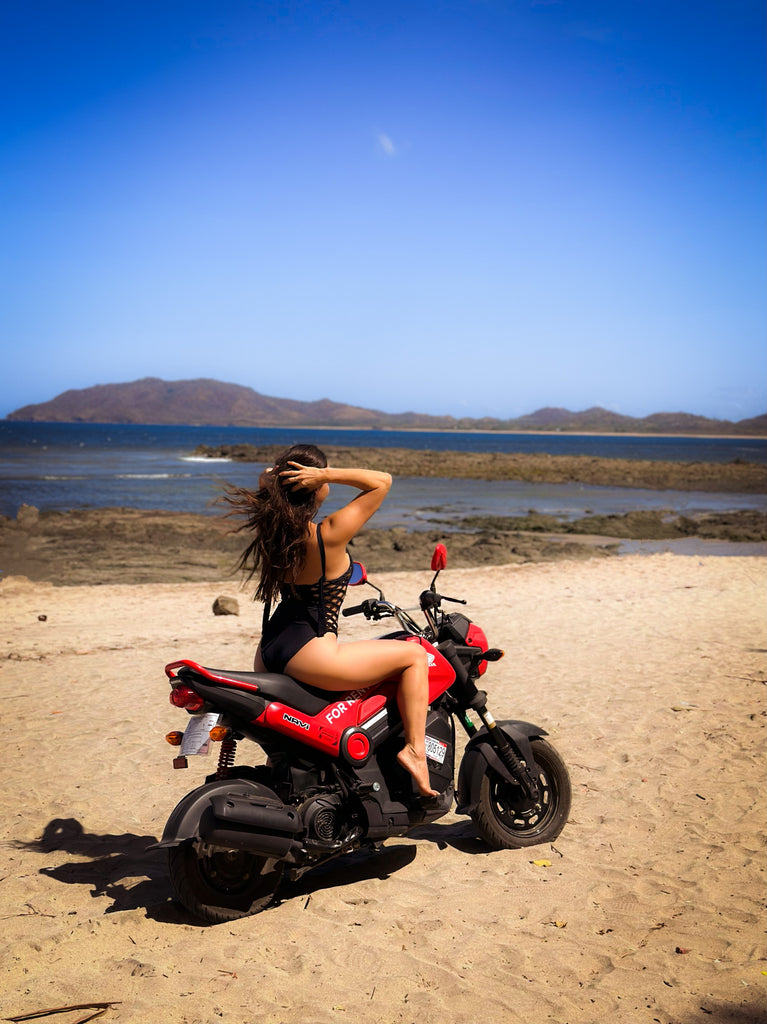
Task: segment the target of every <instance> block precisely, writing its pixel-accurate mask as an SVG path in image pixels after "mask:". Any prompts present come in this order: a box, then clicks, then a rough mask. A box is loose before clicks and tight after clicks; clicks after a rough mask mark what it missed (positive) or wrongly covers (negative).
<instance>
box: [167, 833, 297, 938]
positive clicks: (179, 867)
mask: <svg viewBox="0 0 767 1024" xmlns="http://www.w3.org/2000/svg"><path fill="white" fill-rule="evenodd" d="M169 867H170V877H171V882H172V883H173V888H174V889H175V890H176V895H177V896H178V898H179V900H180V901H181V902H182V903H183V904H184V906H185V907H186V908H187V910H189V911H191V913H192V914H194V915H195V917H199V918H201V919H202V920H203V921H207V922H209V923H210V924H221V923H222V922H224V921H236V920H237V919H238V918H240V917H248V916H249V915H251V914H257V913H258V912H259V911H260V910H264V909H265V908H266V907H268V906H269V904H270V903H271V902H272V900H273V899H274V895H275V892H276V891H277V887H278V885H279V884H280V880H281V878H282V872H283V867H284V865H283V864H282V863H281V862H280V861H277V860H274V859H273V858H271V857H261V856H258V855H257V854H253V853H247V852H245V851H243V850H227V849H224V848H223V847H220V846H211V845H209V844H207V843H202V842H190V843H182V844H181V845H180V846H173V847H171V849H170V850H169Z"/></svg>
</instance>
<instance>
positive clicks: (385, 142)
mask: <svg viewBox="0 0 767 1024" xmlns="http://www.w3.org/2000/svg"><path fill="white" fill-rule="evenodd" d="M378 145H379V148H380V149H381V152H382V153H385V154H386V156H396V155H397V147H396V146H395V145H394V143H393V142H392V140H391V138H390V137H389V136H388V135H386V134H385V133H384V132H379V133H378Z"/></svg>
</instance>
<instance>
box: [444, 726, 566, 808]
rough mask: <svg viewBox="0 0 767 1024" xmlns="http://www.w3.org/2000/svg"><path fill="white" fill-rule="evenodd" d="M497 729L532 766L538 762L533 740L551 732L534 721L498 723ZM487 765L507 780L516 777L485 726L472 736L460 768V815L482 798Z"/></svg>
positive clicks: (458, 802)
mask: <svg viewBox="0 0 767 1024" xmlns="http://www.w3.org/2000/svg"><path fill="white" fill-rule="evenodd" d="M497 724H498V728H499V729H502V730H503V732H504V733H505V735H506V736H507V738H508V739H509V740H510V741H511V743H512V744H513V745H514V746H515V747H516V749H517V751H518V752H519V753H520V754H521V756H522V759H523V760H524V761H525V763H526V764H527V765H528V767H530V766H531V765H533V764H535V758H534V757H533V748H532V747H531V746H530V740H531V739H534V738H535V737H537V736H546V735H548V734H547V732H546V730H545V729H541V727H540V726H539V725H533V724H532V722H498V723H497ZM488 765H489V766H490V767H491V768H492V769H493V771H495V772H497V773H498V774H499V775H500V776H501V777H502V778H504V779H506V781H507V782H511V783H513V782H514V781H515V780H514V779H513V778H512V776H511V774H510V773H509V769H508V768H507V767H506V765H505V764H504V763H503V761H501V759H500V757H499V756H498V754H497V753H496V751H495V748H494V747H493V745H492V741H491V739H490V734H489V731H488V729H487V727H486V726H484V725H483V726H482V728H481V729H480V730H479V731H478V732H477V733H475V734H474V736H472V738H471V739H470V740H469V742H468V743H467V744H466V750H465V751H464V754H463V758H462V760H461V768H460V771H459V773H458V792H457V793H456V800H457V804H458V806H457V807H456V812H457V813H458V814H471V813H472V811H473V810H474V809H475V807H476V806H477V803H478V801H479V787H480V785H481V784H482V777H483V776H484V774H485V772H486V771H487V767H488Z"/></svg>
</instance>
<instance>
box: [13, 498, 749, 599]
mask: <svg viewBox="0 0 767 1024" xmlns="http://www.w3.org/2000/svg"><path fill="white" fill-rule="evenodd" d="M680 538H700V539H701V540H719V541H729V542H736V541H741V542H752V543H753V542H764V541H767V513H764V512H755V511H751V512H749V511H744V512H730V513H717V514H714V513H709V514H706V515H703V516H699V517H695V518H692V517H688V516H674V515H669V514H667V513H664V512H647V511H637V512H630V513H628V514H626V515H614V516H587V517H584V518H582V519H579V520H575V521H569V520H561V519H557V518H555V517H554V516H545V515H540V514H537V513H531V514H528V515H526V516H494V517H475V518H471V519H465V520H464V521H463V522H461V523H459V524H451V528H450V529H449V530H439V529H432V530H424V531H417V532H408V531H407V530H405V529H403V528H394V529H386V530H378V529H374V528H368V529H365V530H363V531H362V532H361V533H360V534H359V535H358V536H357V537H355V538H354V541H353V543H352V545H351V551H352V553H353V556H354V558H355V559H357V560H358V561H361V562H363V563H364V564H365V565H366V567H367V569H368V570H369V571H370V572H386V571H392V570H407V569H427V568H428V565H429V561H430V558H431V552H432V550H433V548H434V544H435V543H437V542H438V541H443V542H445V543H446V544H447V546H448V550H449V557H450V564H451V565H452V566H453V567H463V568H471V567H475V566H485V565H509V564H519V563H524V562H551V561H561V560H574V559H585V558H597V557H601V558H604V557H609V556H614V555H616V554H617V553H618V552H619V549H620V545H621V543H622V541H624V540H628V539H633V540H656V541H658V540H678V539H680ZM243 546H244V541H243V537H242V535H240V534H236V533H233V532H232V526H231V522H230V521H225V520H222V519H221V518H220V517H216V516H208V515H199V514H194V513H177V512H166V511H143V510H139V509H131V508H102V509H75V510H71V511H68V512H38V510H37V509H36V508H34V507H33V506H26V505H25V506H22V508H21V509H20V510H19V513H18V515H17V517H16V518H15V519H10V518H8V517H5V516H2V517H0V570H2V576H0V579H2V578H3V577H8V576H19V575H20V576H26V577H27V578H29V579H30V580H35V581H45V582H50V583H54V584H57V585H78V584H107V583H130V584H139V583H162V582H167V583H183V582H208V581H218V580H225V579H229V578H232V579H234V578H236V572H235V564H236V561H237V556H238V554H239V552H240V550H241V549H242V547H243Z"/></svg>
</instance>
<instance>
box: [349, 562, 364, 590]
mask: <svg viewBox="0 0 767 1024" xmlns="http://www.w3.org/2000/svg"><path fill="white" fill-rule="evenodd" d="M367 581H368V574H367V573H366V572H365V566H364V565H363V564H362V562H352V577H351V579H350V580H349V586H350V587H358V586H359V585H360V584H361V583H367Z"/></svg>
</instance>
